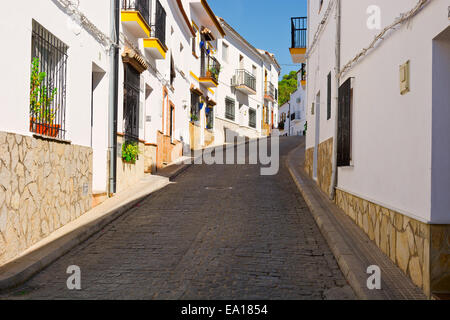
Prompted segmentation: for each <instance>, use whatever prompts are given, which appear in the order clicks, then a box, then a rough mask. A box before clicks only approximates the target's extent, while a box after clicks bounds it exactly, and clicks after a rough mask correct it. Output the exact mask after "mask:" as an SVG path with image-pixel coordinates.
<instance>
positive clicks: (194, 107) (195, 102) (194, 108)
mask: <svg viewBox="0 0 450 320" xmlns="http://www.w3.org/2000/svg"><path fill="white" fill-rule="evenodd" d="M199 104H200V96H199V95H198V94H196V93H194V92H191V121H199V120H200V106H199Z"/></svg>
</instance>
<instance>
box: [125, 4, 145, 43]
mask: <svg viewBox="0 0 450 320" xmlns="http://www.w3.org/2000/svg"><path fill="white" fill-rule="evenodd" d="M121 20H122V24H123V25H124V26H125V27H126V28H127V29H128V30H129V31H130V33H131V34H132V35H133V36H135V37H136V38H147V37H149V36H150V5H149V0H122V12H121Z"/></svg>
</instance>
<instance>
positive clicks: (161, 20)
mask: <svg viewBox="0 0 450 320" xmlns="http://www.w3.org/2000/svg"><path fill="white" fill-rule="evenodd" d="M147 2H148V0H147ZM166 16H167V15H166V11H165V10H164V8H163V7H162V5H161V3H160V2H159V0H158V1H156V14H155V21H154V23H153V24H152V27H151V28H152V31H151V35H150V36H151V37H152V38H156V39H159V41H161V43H162V44H163V45H164V46H165V45H166Z"/></svg>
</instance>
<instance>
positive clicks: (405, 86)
mask: <svg viewBox="0 0 450 320" xmlns="http://www.w3.org/2000/svg"><path fill="white" fill-rule="evenodd" d="M409 68H410V66H409V60H408V61H407V62H406V63H405V64H402V65H401V66H400V94H401V95H404V94H406V93H408V92H409V82H410V81H409V80H410V79H409V75H410V72H409Z"/></svg>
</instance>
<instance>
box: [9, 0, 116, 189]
mask: <svg viewBox="0 0 450 320" xmlns="http://www.w3.org/2000/svg"><path fill="white" fill-rule="evenodd" d="M109 7H110V6H109V0H98V1H94V2H93V1H87V0H82V1H80V6H79V9H80V10H81V11H82V12H83V13H85V14H86V16H87V17H88V18H89V19H90V20H91V21H92V22H93V23H94V24H95V25H96V26H97V27H98V28H99V29H100V30H101V31H102V32H103V33H105V34H109ZM2 12H4V13H7V14H3V15H2V19H0V36H1V37H2V39H3V43H4V44H5V48H9V49H8V52H9V54H8V56H4V57H3V59H2V70H3V72H4V74H7V75H8V76H7V77H3V78H2V80H0V81H1V87H2V90H0V99H1V101H2V104H1V110H2V117H1V118H0V128H1V130H2V131H7V132H14V133H20V134H24V135H31V133H30V132H29V126H30V124H29V86H30V62H31V35H32V19H35V20H36V21H37V22H38V23H40V24H41V25H42V26H43V27H45V28H46V29H47V30H48V31H49V32H51V33H52V34H54V35H55V36H56V37H57V38H59V39H60V40H61V41H63V42H64V43H65V44H67V45H68V46H69V49H68V60H67V86H66V123H65V124H66V129H67V133H66V139H67V140H69V141H71V142H72V143H73V144H77V145H82V146H91V85H92V83H91V78H92V69H93V67H92V66H93V63H95V65H96V66H97V67H98V68H100V69H102V70H103V71H108V69H109V62H108V55H107V52H106V51H105V49H104V48H103V46H102V45H100V44H99V43H98V42H97V41H96V40H95V39H94V38H93V37H92V36H91V35H90V34H88V33H87V32H86V31H85V30H84V29H83V28H81V27H80V26H79V25H77V24H76V23H74V22H72V20H71V19H70V17H69V16H68V15H67V14H66V13H65V12H64V11H63V9H62V8H60V7H58V6H57V5H56V4H55V2H54V1H48V0H35V1H6V2H4V3H3V4H2ZM4 53H6V51H4ZM108 81H109V80H108V75H107V74H105V75H104V77H103V78H102V79H101V83H100V84H99V86H98V87H97V89H96V96H95V101H94V110H93V111H94V114H93V115H94V132H92V137H93V145H92V147H93V149H94V170H93V172H94V177H93V179H94V186H93V189H94V190H95V189H96V188H102V187H103V185H104V184H105V183H106V175H105V174H104V173H103V172H102V173H100V175H97V173H98V168H99V166H102V167H104V166H105V162H106V148H107V147H106V146H107V145H106V146H105V141H107V140H105V139H107V135H106V134H107V119H108V113H107V111H108V109H107V108H108V94H107V90H108ZM100 117H101V120H103V121H97V120H99V119H100ZM106 143H107V142H106ZM97 182H98V183H97Z"/></svg>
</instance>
